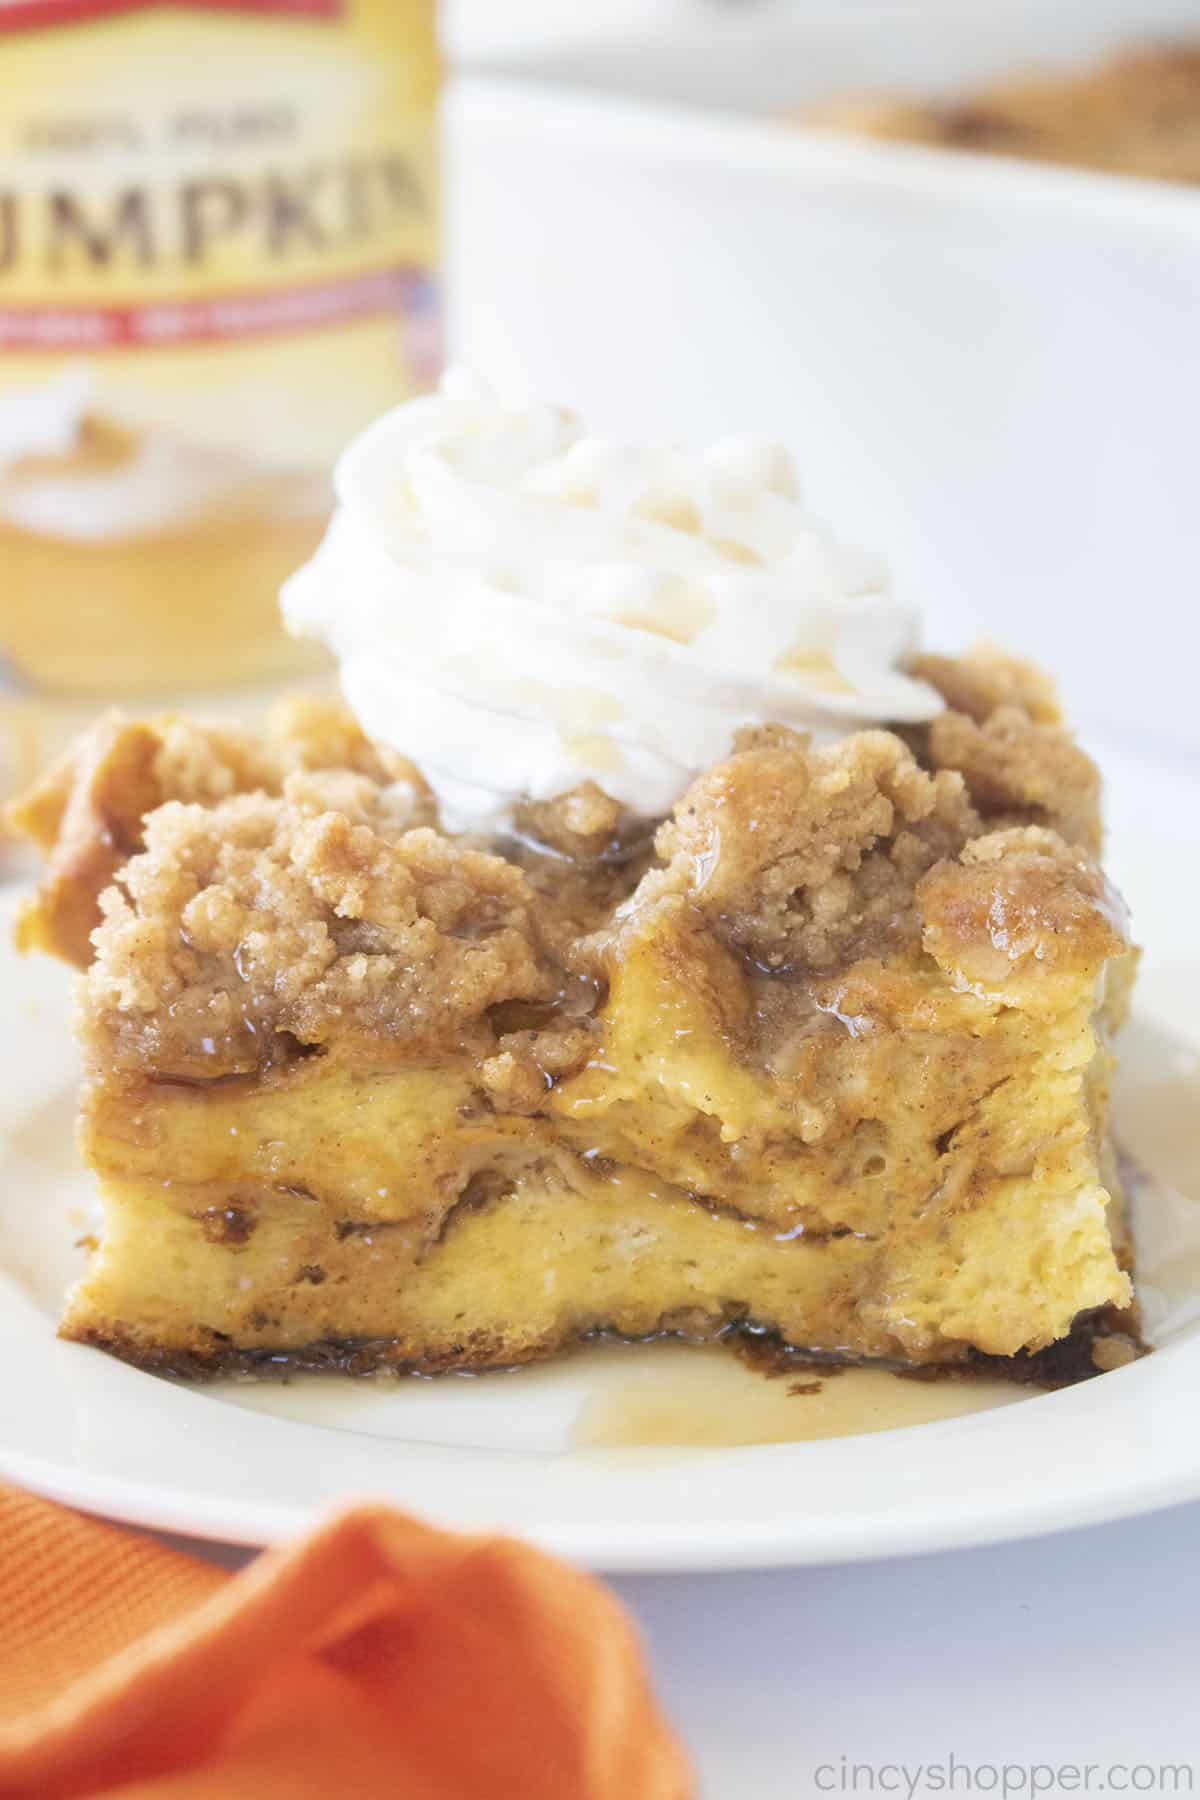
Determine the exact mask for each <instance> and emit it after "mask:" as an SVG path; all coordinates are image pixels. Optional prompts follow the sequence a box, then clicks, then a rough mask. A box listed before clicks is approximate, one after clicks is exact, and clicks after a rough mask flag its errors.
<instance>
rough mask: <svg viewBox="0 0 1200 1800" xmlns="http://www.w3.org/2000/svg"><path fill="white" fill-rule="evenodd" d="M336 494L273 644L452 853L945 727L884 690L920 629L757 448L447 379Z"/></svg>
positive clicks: (342, 468)
mask: <svg viewBox="0 0 1200 1800" xmlns="http://www.w3.org/2000/svg"><path fill="white" fill-rule="evenodd" d="M336 486H337V493H338V500H339V505H338V510H337V512H336V514H335V516H334V520H333V523H332V525H331V527H330V529H329V532H328V534H327V536H326V538H325V541H324V543H323V544H322V546H321V548H320V549H319V551H318V552H317V555H316V556H315V557H314V559H313V560H312V562H310V563H309V564H308V565H307V566H306V567H305V568H303V569H302V570H300V572H299V573H298V574H297V575H295V576H293V577H292V579H291V580H290V581H289V582H288V583H287V584H286V586H285V588H284V592H283V610H284V616H285V619H286V621H287V623H288V626H289V628H290V629H291V630H292V631H294V632H296V633H298V634H303V635H308V636H312V637H316V638H319V639H321V640H322V641H323V642H324V643H326V644H327V645H329V647H330V648H331V649H332V650H333V651H334V653H335V655H336V656H337V658H338V661H339V663H340V668H341V679H342V685H343V688H344V691H345V694H346V698H347V700H348V702H349V704H350V705H351V707H352V708H353V709H354V711H355V713H356V714H357V716H358V718H359V721H360V723H361V724H362V726H363V729H364V730H365V731H366V732H367V733H368V735H369V736H371V737H373V738H376V739H378V740H380V741H381V742H383V743H385V744H388V745H390V746H392V747H393V748H395V749H397V750H401V751H403V752H404V753H405V754H407V755H408V756H411V757H412V759H413V760H414V761H415V762H416V763H417V764H418V766H419V767H420V768H421V769H422V771H423V772H424V774H425V775H426V777H427V778H428V780H429V781H430V783H431V785H432V786H433V788H434V790H435V792H436V793H437V796H438V799H439V802H440V804H441V808H442V814H443V818H444V820H445V822H446V824H447V826H448V828H450V829H452V830H482V831H487V830H502V829H504V828H505V827H506V825H507V824H508V823H509V822H510V821H511V816H512V809H513V806H514V803H515V802H517V801H518V800H520V799H521V798H523V797H529V798H531V799H535V800H542V799H549V798H551V797H553V796H554V795H557V794H561V793H563V792H566V791H567V790H569V789H571V788H574V787H577V786H578V785H579V784H580V783H581V782H583V781H586V780H588V779H591V780H593V781H595V782H597V783H598V784H599V785H600V786H601V787H603V788H604V789H605V790H606V791H607V792H608V793H610V794H612V795H613V796H614V797H615V798H616V799H617V800H619V801H621V802H622V803H623V804H624V805H625V806H626V807H628V808H630V809H631V810H632V811H634V812H636V813H639V814H643V815H657V814H661V813H665V812H667V811H669V809H670V808H671V806H672V805H673V804H674V802H675V801H676V800H678V798H679V797H680V795H681V794H682V793H683V792H684V790H685V789H686V787H687V786H688V784H689V782H690V781H691V780H692V779H693V777H694V776H695V775H696V774H697V773H699V771H700V770H702V769H704V768H706V767H708V766H709V765H710V764H711V763H713V762H714V761H717V760H719V759H720V758H721V757H722V756H724V755H725V754H726V753H727V752H728V750H729V748H730V743H731V740H732V738H733V735H734V733H735V732H736V731H737V730H738V729H739V728H740V727H742V726H746V725H756V724H767V723H782V724H786V725H791V726H795V727H798V728H800V729H803V730H807V731H811V732H813V733H814V734H816V735H817V736H818V737H820V738H823V739H830V738H833V737H837V736H842V735H845V734H847V733H849V732H851V731H855V730H859V729H861V728H862V727H863V726H864V725H867V724H870V723H875V722H880V721H885V720H886V721H890V722H896V723H900V722H907V723H916V722H918V721H920V720H924V719H929V718H932V717H933V715H934V714H935V713H937V712H938V711H940V710H941V705H942V702H941V700H940V698H939V697H938V695H937V694H936V693H935V692H934V691H933V690H932V689H931V688H929V687H927V686H926V685H924V684H923V683H921V682H919V681H916V680H913V679H912V678H911V677H909V676H908V675H906V674H904V673H903V671H902V668H901V667H900V665H901V664H902V663H903V661H904V659H905V658H906V657H907V656H908V655H909V654H910V653H911V651H912V650H913V649H914V647H915V644H916V637H917V618H916V615H915V613H914V612H913V610H912V609H910V608H908V607H906V606H903V605H901V604H900V603H899V602H898V601H897V600H896V599H895V598H894V597H892V596H891V595H890V594H889V592H888V590H887V582H886V576H885V573H884V571H883V570H882V568H881V567H880V565H879V564H878V563H877V562H876V561H875V560H874V559H872V558H868V557H865V556H863V555H860V554H858V553H856V552H853V551H850V550H848V549H846V548H844V547H843V546H841V545H840V544H839V543H837V542H836V540H835V539H834V538H833V537H832V536H831V534H830V533H829V531H828V530H826V529H825V527H824V526H822V525H821V524H819V523H818V522H817V521H815V520H814V519H813V518H812V517H811V516H810V515H809V513H808V512H807V511H806V510H805V508H804V506H803V505H802V503H801V499H800V494H799V489H798V486H797V481H796V476H795V472H794V469H793V466H792V463H791V460H790V458H789V457H788V455H787V453H786V452H785V451H784V450H782V449H780V448H779V447H778V446H777V445H775V444H772V443H768V442H765V441H762V440H760V439H758V438H753V437H742V436H738V437H728V438H723V439H721V440H719V441H718V442H716V443H714V444H712V445H710V446H709V447H708V448H707V449H703V450H699V451H689V450H683V449H678V448H675V447H673V446H670V445H666V444H652V445H645V446H635V445H629V444H623V443H619V442H616V441H614V440H612V439H609V438H604V437H595V436H589V435H587V434H586V433H585V432H584V430H583V428H582V426H581V425H580V423H579V422H578V420H577V419H575V418H574V417H573V416H572V415H571V414H570V413H567V412H563V411H561V410H559V409H557V408H554V407H549V406H536V407H532V408H529V409H527V410H523V411H508V410H505V409H504V408H503V407H502V406H501V405H499V404H498V402H497V401H496V399H495V398H494V397H493V395H492V394H491V393H490V392H489V390H488V389H487V388H486V387H484V386H483V385H481V384H480V383H478V382H476V381H474V380H473V379H470V378H469V377H467V376H465V375H463V374H461V373H453V374H451V375H450V376H448V377H447V379H446V380H445V381H444V383H443V385H442V388H441V390H440V392H438V393H437V394H433V395H430V396H427V397H426V398H423V399H419V400H415V401H410V402H409V403H408V404H406V405H404V406H401V407H398V408H397V409H396V410H395V411H394V412H391V413H388V414H386V415H385V416H384V417H383V418H381V419H380V420H378V421H377V422H376V423H375V424H374V425H373V426H371V427H370V428H369V429H368V430H367V431H366V432H365V433H364V434H363V435H362V436H361V437H360V438H359V439H358V440H357V441H356V442H355V443H354V444H352V445H351V447H350V448H349V449H348V450H347V451H346V452H345V454H344V455H343V457H342V459H341V461H340V463H339V465H338V469H337V475H336Z"/></svg>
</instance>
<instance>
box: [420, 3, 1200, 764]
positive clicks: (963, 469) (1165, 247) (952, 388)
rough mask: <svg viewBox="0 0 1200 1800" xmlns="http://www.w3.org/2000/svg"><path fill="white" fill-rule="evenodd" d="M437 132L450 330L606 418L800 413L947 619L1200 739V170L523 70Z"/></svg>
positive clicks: (1082, 703)
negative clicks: (633, 92) (795, 115)
mask: <svg viewBox="0 0 1200 1800" xmlns="http://www.w3.org/2000/svg"><path fill="white" fill-rule="evenodd" d="M893 10H894V9H893ZM926 10H928V9H926ZM1039 10H1040V11H1041V13H1042V16H1043V17H1048V16H1049V11H1050V9H1046V8H1044V7H1041V8H1039ZM1101 10H1103V8H1101ZM1125 10H1126V13H1127V12H1128V8H1127V7H1126V9H1125ZM971 11H972V14H973V16H975V17H977V18H978V17H979V13H978V9H975V8H972V9H971ZM1197 24H1198V27H1200V11H1198V17H1197ZM762 79H763V82H764V88H766V87H770V86H771V84H772V82H773V80H774V75H773V72H772V70H771V68H770V67H764V69H763V72H762ZM777 97H778V95H776V98H777ZM448 127H449V134H448V135H449V146H448V147H449V154H450V170H451V178H450V183H449V221H448V222H449V236H450V257H451V277H452V330H451V336H452V345H453V349H454V351H455V353H456V354H458V355H460V356H462V357H463V358H465V359H467V360H469V361H470V362H472V363H474V364H475V365H477V366H478V367H480V368H481V369H483V370H486V371H489V372H491V373H492V374H493V376H494V378H495V379H496V380H497V381H498V382H499V383H500V384H501V385H502V386H504V387H506V388H508V389H511V390H514V391H515V392H518V393H519V392H521V391H522V390H527V391H530V392H533V393H537V394H543V395H553V396H557V397H559V398H561V399H563V400H566V401H568V402H571V403H573V404H575V405H577V406H579V407H580V408H581V409H582V410H583V411H584V412H585V413H586V414H587V415H588V417H589V419H591V420H594V421H595V422H596V423H597V424H598V425H600V426H603V427H606V428H610V429H614V430H618V431H628V432H651V433H657V434H659V435H663V434H667V435H675V436H683V437H689V438H695V437H702V436H704V435H706V434H708V433H712V432H719V431H724V430H727V429H733V428H751V429H755V430H760V431H766V432H770V433H773V434H776V435H778V436H780V437H782V438H784V439H785V440H786V441H787V442H788V443H790V444H791V445H792V446H793V447H794V449H795V450H796V452H797V454H798V456H799V459H800V462H801V466H802V470H803V472H804V474H805V476H806V478H807V482H808V487H809V491H810V494H811V496H812V498H813V500H814V501H815V502H816V503H817V504H818V505H819V506H820V507H821V509H823V510H824V511H825V513H826V514H827V515H828V516H829V517H830V518H831V519H832V520H833V521H834V522H835V523H836V524H838V525H839V526H840V527H841V528H842V530H843V531H844V533H845V534H846V535H848V536H851V537H853V538H855V539H858V540H860V541H862V542H865V543H867V544H869V545H870V546H872V547H874V548H878V549H880V550H882V551H884V552H885V553H886V554H887V556H888V557H889V559H890V561H891V563H892V566H893V569H894V571H895V574H896V578H897V581H898V583H899V585H900V586H901V587H902V588H903V589H904V590H905V591H907V592H908V593H909V594H911V595H914V596H916V597H918V598H919V599H920V601H921V602H922V604H923V605H924V606H925V608H926V611H927V616H928V620H929V629H928V635H929V637H930V639H931V640H934V641H937V642H940V643H946V642H961V641H962V640H963V639H965V638H970V637H973V636H979V635H981V634H985V635H988V636H991V637H993V638H1000V639H1003V640H1004V641H1006V642H1008V643H1010V644H1012V645H1014V646H1017V647H1019V648H1022V649H1024V650H1026V651H1028V652H1030V653H1033V654H1036V655H1038V656H1040V657H1041V658H1043V659H1044V660H1045V661H1046V662H1047V663H1048V664H1049V665H1050V666H1051V667H1053V668H1054V669H1056V670H1057V671H1058V672H1059V673H1060V675H1061V676H1062V678H1063V682H1064V686H1065V688H1066V691H1067V696H1068V699H1069V701H1070V703H1071V705H1072V707H1073V708H1074V710H1075V711H1076V713H1077V714H1078V715H1079V716H1080V717H1081V718H1082V719H1083V721H1084V723H1085V724H1086V725H1088V726H1090V727H1101V728H1103V727H1107V728H1108V729H1110V730H1112V729H1118V730H1121V731H1125V732H1134V733H1137V734H1139V735H1141V736H1143V737H1157V738H1158V739H1160V740H1162V741H1164V742H1173V743H1175V744H1176V745H1178V744H1180V743H1185V744H1187V745H1190V746H1191V747H1193V748H1194V749H1196V750H1197V751H1200V705H1197V703H1196V700H1195V697H1194V690H1195V674H1194V668H1195V664H1196V662H1197V660H1198V655H1200V628H1198V627H1197V623H1196V613H1197V606H1198V595H1197V565H1198V563H1200V525H1198V522H1197V520H1198V514H1200V503H1198V494H1197V437H1198V435H1200V193H1198V192H1196V191H1193V190H1190V189H1183V188H1178V189H1176V188H1171V187H1167V186H1165V185H1163V184H1159V183H1152V182H1144V183H1141V182H1135V181H1132V180H1129V179H1125V178H1118V177H1107V176H1102V175H1095V174H1089V173H1084V172H1076V171H1071V170H1055V169H1043V168H1040V167H1036V166H1033V165H1029V164H1022V163H1016V162H1008V161H1005V160H1002V159H996V158H984V157H969V156H964V155H954V154H951V153H946V152H940V151H928V150H922V149H917V148H907V147H894V146H889V145H880V144H875V143H868V142H861V143H860V142H856V141H853V140H850V139H841V138H838V137H834V136H825V135H818V134H813V133H809V132H800V131H793V130H792V129H790V128H789V127H787V126H781V125H778V124H776V123H774V122H773V121H772V120H770V119H769V118H768V119H754V118H746V117H741V116H732V117H731V116H728V115H725V116H716V115H714V114H712V113H711V112H706V111H704V110H702V109H699V108H696V107H691V108H688V107H683V106H680V105H678V104H674V103H673V104H663V103H659V102H630V101H622V100H619V99H614V98H611V97H608V96H605V95H596V94H588V93H583V92H580V91H579V90H578V88H577V87H574V86H552V85H547V84H546V83H544V82H542V81H533V80H529V79H519V78H515V79H514V78H500V77H483V78H481V77H474V78H469V79H467V80H465V81H463V82H461V83H460V84H459V86H458V88H457V91H455V92H453V93H452V95H451V98H450V103H449V111H448Z"/></svg>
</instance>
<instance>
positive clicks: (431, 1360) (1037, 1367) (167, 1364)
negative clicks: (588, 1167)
mask: <svg viewBox="0 0 1200 1800" xmlns="http://www.w3.org/2000/svg"><path fill="white" fill-rule="evenodd" d="M59 1335H60V1336H61V1337H63V1338H66V1339H68V1340H70V1341H71V1342H74V1343H79V1344H87V1345H89V1346H90V1347H91V1348H93V1349H97V1350H105V1351H107V1352H108V1353H109V1354H110V1355H112V1356H118V1357H120V1358H121V1360H122V1362H127V1363H131V1364H132V1365H133V1366H134V1367H135V1368H139V1369H143V1370H145V1371H146V1373H147V1374H150V1375H163V1376H168V1377H172V1378H174V1379H175V1380H180V1381H218V1380H223V1379H235V1380H236V1379H246V1378H253V1379H256V1380H264V1379H267V1380H269V1379H272V1378H274V1379H278V1380H281V1381H286V1380H287V1379H288V1378H289V1377H291V1376H293V1375H353V1376H362V1377H366V1376H374V1375H417V1376H427V1377H429V1376H434V1375H449V1374H459V1375H468V1374H469V1375H486V1374H494V1373H497V1372H499V1371H502V1370H506V1369H514V1368H517V1367H519V1366H521V1365H522V1364H525V1363H531V1362H544V1361H547V1360H548V1359H549V1358H551V1357H554V1356H561V1355H563V1354H565V1353H566V1352H568V1351H570V1350H572V1349H575V1348H579V1347H581V1346H582V1345H584V1344H588V1343H597V1342H603V1341H610V1342H622V1343H628V1342H630V1341H631V1340H630V1339H628V1338H624V1337H622V1336H621V1335H620V1334H619V1333H616V1332H611V1331H603V1330H601V1331H591V1332H587V1333H584V1334H583V1335H581V1336H580V1337H578V1338H575V1339H573V1340H563V1339H554V1340H553V1341H551V1340H547V1341H545V1342H543V1343H540V1344H527V1345H523V1346H521V1347H520V1348H517V1347H514V1345H513V1344H511V1343H508V1344H506V1343H505V1342H504V1341H503V1339H500V1338H494V1337H489V1336H487V1335H484V1334H476V1335H473V1336H471V1337H467V1338H464V1340H463V1342H462V1343H461V1344H455V1345H452V1346H448V1347H447V1348H445V1349H444V1350H441V1351H435V1352H432V1353H431V1352H426V1353H424V1354H422V1355H419V1356H414V1355H413V1354H412V1352H411V1351H410V1350H407V1349H406V1347H405V1346H404V1345H403V1344H402V1343H401V1342H400V1341H399V1340H398V1339H396V1338H325V1339H322V1340H321V1341H319V1342H315V1343H311V1344H304V1345H302V1346H300V1347H299V1348H297V1349H290V1350H270V1349H250V1350H248V1349H238V1348H236V1347H235V1346H234V1345H232V1344H222V1343H220V1342H214V1344H213V1346H212V1349H211V1350H209V1351H204V1352H200V1351H196V1350H181V1349H177V1348H172V1347H170V1346H167V1345H155V1344H147V1343H145V1342H144V1341H142V1340H141V1339H139V1338H136V1337H134V1336H133V1335H132V1334H130V1333H127V1332H124V1331H122V1330H121V1329H120V1327H119V1326H115V1325H114V1326H112V1327H111V1328H108V1329H103V1330H102V1329H100V1328H98V1327H91V1328H86V1329H76V1330H68V1329H63V1330H62V1331H60V1333H59ZM666 1340H673V1341H675V1342H688V1343H702V1342H708V1343H716V1342H721V1343H727V1344H728V1345H729V1346H730V1348H731V1349H733V1350H734V1351H735V1352H736V1353H737V1354H738V1355H739V1356H741V1357H742V1359H743V1360H744V1361H745V1362H746V1363H747V1364H748V1365H749V1366H751V1367H752V1368H757V1369H760V1370H761V1371H762V1372H763V1373H764V1374H780V1373H785V1372H787V1371H788V1370H794V1369H797V1368H827V1369H835V1368H863V1367H873V1368H887V1369H891V1370H892V1371H893V1373H895V1374H896V1375H901V1376H904V1377H905V1378H906V1379H909V1380H914V1381H945V1380H957V1381H961V1380H976V1379H980V1378H984V1377H990V1378H992V1379H994V1380H1000V1381H1012V1382H1016V1383H1017V1384H1018V1385H1020V1386H1024V1387H1034V1388H1041V1389H1045V1390H1051V1389H1055V1388H1063V1387H1073V1386H1074V1385H1075V1383H1077V1382H1079V1381H1087V1380H1090V1378H1091V1377H1092V1376H1093V1375H1099V1374H1102V1373H1103V1372H1105V1371H1106V1370H1109V1369H1112V1368H1114V1367H1116V1366H1118V1364H1120V1363H1123V1362H1131V1361H1133V1360H1135V1359H1136V1358H1137V1357H1140V1356H1144V1355H1147V1354H1148V1346H1147V1345H1146V1344H1145V1343H1144V1342H1143V1340H1142V1338H1141V1336H1140V1331H1139V1324H1138V1319H1137V1315H1136V1308H1134V1307H1130V1308H1127V1309H1125V1310H1123V1311H1117V1310H1115V1309H1114V1308H1111V1307H1105V1308H1102V1309H1101V1310H1100V1311H1098V1312H1094V1313H1089V1314H1087V1315H1085V1316H1083V1317H1081V1318H1079V1319H1077V1320H1076V1321H1075V1324H1074V1325H1073V1326H1072V1328H1071V1330H1070V1332H1069V1333H1068V1334H1067V1336H1066V1337H1064V1338H1060V1339H1059V1340H1058V1342H1057V1343H1054V1344H1048V1345H1047V1346H1046V1348H1045V1349H1043V1350H1037V1351H1032V1352H1031V1351H1025V1350H1022V1351H1019V1352H1018V1353H1017V1355H1015V1356H986V1355H984V1354H983V1352H982V1351H978V1350H972V1351H971V1352H970V1354H969V1355H968V1357H967V1358H966V1360H965V1361H963V1362H958V1363H941V1364H928V1365H925V1366H923V1367H913V1366H909V1365H905V1364H902V1363H897V1362H887V1361H879V1360H876V1359H871V1358H865V1357H839V1356H835V1355H831V1354H830V1353H828V1352H825V1351H821V1352H813V1351H805V1350H800V1349H797V1348H795V1347H794V1346H792V1345H790V1344H785V1343H784V1342H783V1341H782V1339H780V1338H779V1337H778V1335H777V1334H776V1333H774V1332H769V1331H762V1330H760V1329H757V1328H756V1327H754V1326H753V1325H746V1324H727V1325H722V1326H718V1327H716V1328H714V1330H713V1331H712V1332H710V1333H708V1334H707V1335H703V1334H698V1333H692V1332H683V1331H661V1332H657V1333H656V1334H655V1336H654V1338H653V1339H639V1340H634V1341H638V1342H660V1341H666Z"/></svg>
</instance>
